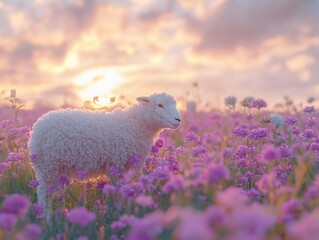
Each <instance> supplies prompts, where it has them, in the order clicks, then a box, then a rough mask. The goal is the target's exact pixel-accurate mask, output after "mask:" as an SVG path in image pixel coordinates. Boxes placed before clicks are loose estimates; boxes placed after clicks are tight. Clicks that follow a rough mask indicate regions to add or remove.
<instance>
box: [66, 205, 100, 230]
mask: <svg viewBox="0 0 319 240" xmlns="http://www.w3.org/2000/svg"><path fill="white" fill-rule="evenodd" d="M66 218H67V219H68V221H69V222H70V223H75V224H78V225H80V226H81V227H86V226H88V225H89V224H90V223H91V222H93V221H95V219H96V214H95V213H94V212H90V211H88V210H87V209H86V208H84V207H78V208H74V209H72V210H71V211H70V212H68V213H67V214H66Z"/></svg>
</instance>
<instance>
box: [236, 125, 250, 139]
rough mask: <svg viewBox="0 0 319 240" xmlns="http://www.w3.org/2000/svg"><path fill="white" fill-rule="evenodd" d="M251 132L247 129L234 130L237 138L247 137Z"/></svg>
mask: <svg viewBox="0 0 319 240" xmlns="http://www.w3.org/2000/svg"><path fill="white" fill-rule="evenodd" d="M248 133H249V130H248V129H247V128H246V127H236V128H234V129H233V134H234V135H235V136H236V137H247V135H248Z"/></svg>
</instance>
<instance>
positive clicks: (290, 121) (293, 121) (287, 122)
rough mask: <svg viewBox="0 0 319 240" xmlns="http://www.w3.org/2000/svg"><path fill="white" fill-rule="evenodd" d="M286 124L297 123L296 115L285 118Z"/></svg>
mask: <svg viewBox="0 0 319 240" xmlns="http://www.w3.org/2000/svg"><path fill="white" fill-rule="evenodd" d="M285 122H286V124H288V125H295V124H296V123H297V119H296V118H295V117H294V116H288V117H286V119H285Z"/></svg>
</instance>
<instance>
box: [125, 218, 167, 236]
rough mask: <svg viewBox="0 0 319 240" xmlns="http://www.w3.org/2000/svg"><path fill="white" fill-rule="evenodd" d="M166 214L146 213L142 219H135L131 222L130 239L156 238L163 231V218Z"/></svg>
mask: <svg viewBox="0 0 319 240" xmlns="http://www.w3.org/2000/svg"><path fill="white" fill-rule="evenodd" d="M163 218H164V214H163V213H161V212H153V213H150V214H148V215H145V216H144V217H143V218H142V219H135V220H134V221H132V222H131V224H130V225H131V230H130V232H129V234H128V237H127V239H128V240H136V239H141V240H151V239H156V238H157V236H159V234H160V233H161V232H162V231H163V227H162V224H161V222H162V219H163Z"/></svg>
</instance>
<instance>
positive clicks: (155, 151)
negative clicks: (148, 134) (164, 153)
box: [151, 145, 159, 154]
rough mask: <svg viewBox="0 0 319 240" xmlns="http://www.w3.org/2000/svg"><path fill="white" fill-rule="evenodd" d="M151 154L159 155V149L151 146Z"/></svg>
mask: <svg viewBox="0 0 319 240" xmlns="http://www.w3.org/2000/svg"><path fill="white" fill-rule="evenodd" d="M151 152H152V153H153V154H157V153H159V148H158V147H157V146H155V145H153V146H152V148H151Z"/></svg>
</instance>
